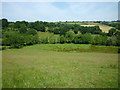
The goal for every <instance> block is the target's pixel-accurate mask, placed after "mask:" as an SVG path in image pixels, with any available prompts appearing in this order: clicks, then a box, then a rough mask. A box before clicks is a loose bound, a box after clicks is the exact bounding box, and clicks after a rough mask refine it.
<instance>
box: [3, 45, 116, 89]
mask: <svg viewBox="0 0 120 90" xmlns="http://www.w3.org/2000/svg"><path fill="white" fill-rule="evenodd" d="M94 48H95V49H94ZM87 51H88V52H87ZM2 62H3V71H2V74H3V75H2V76H3V77H2V80H3V82H2V83H3V88H29V87H30V88H117V87H118V68H117V67H118V54H117V47H105V46H91V45H85V44H81V45H80V44H38V45H33V46H27V47H24V48H22V49H7V50H3V61H2Z"/></svg>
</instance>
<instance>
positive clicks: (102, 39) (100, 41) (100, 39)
mask: <svg viewBox="0 0 120 90" xmlns="http://www.w3.org/2000/svg"><path fill="white" fill-rule="evenodd" d="M106 41H107V36H102V35H97V36H94V37H93V41H92V44H93V45H106Z"/></svg>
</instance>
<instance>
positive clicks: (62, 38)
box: [60, 35, 67, 44]
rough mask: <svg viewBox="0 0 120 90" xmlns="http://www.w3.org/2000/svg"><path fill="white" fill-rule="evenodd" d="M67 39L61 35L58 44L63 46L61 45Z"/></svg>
mask: <svg viewBox="0 0 120 90" xmlns="http://www.w3.org/2000/svg"><path fill="white" fill-rule="evenodd" d="M66 41H67V39H66V38H65V37H64V35H61V36H60V43H61V44H63V43H66Z"/></svg>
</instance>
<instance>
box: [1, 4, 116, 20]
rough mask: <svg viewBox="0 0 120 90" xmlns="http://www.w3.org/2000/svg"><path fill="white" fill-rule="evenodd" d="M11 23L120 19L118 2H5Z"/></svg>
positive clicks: (3, 6)
mask: <svg viewBox="0 0 120 90" xmlns="http://www.w3.org/2000/svg"><path fill="white" fill-rule="evenodd" d="M2 18H7V19H8V20H9V21H17V20H20V21H21V20H26V21H37V20H39V21H93V20H102V21H106V20H107V21H111V20H117V19H118V2H3V3H2Z"/></svg>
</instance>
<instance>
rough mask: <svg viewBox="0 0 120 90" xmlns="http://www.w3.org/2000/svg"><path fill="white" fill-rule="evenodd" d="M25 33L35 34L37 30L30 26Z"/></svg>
mask: <svg viewBox="0 0 120 90" xmlns="http://www.w3.org/2000/svg"><path fill="white" fill-rule="evenodd" d="M26 33H27V34H29V35H37V31H36V30H35V29H30V28H29V29H28V30H27V32H26Z"/></svg>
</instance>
